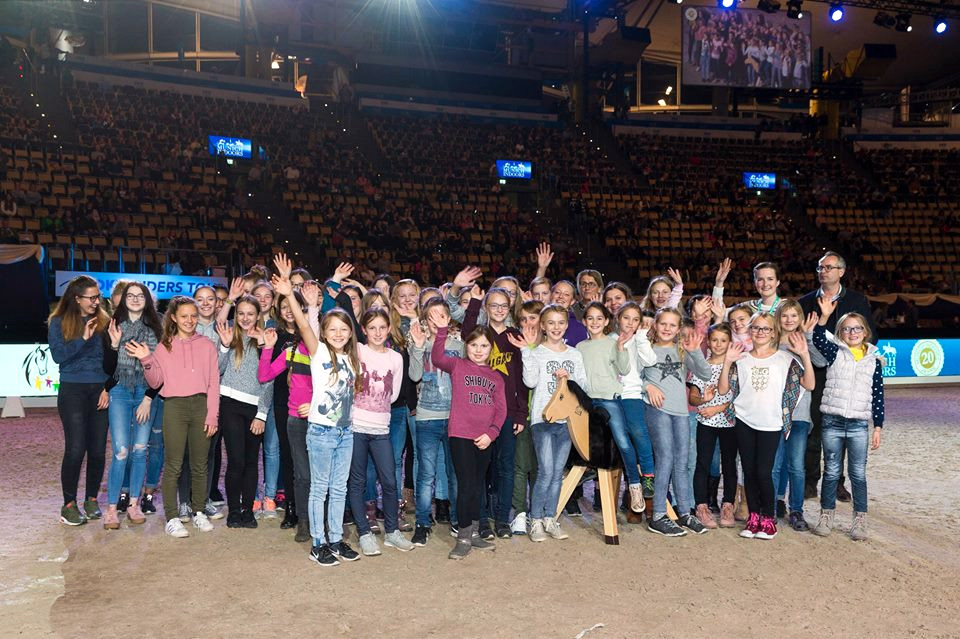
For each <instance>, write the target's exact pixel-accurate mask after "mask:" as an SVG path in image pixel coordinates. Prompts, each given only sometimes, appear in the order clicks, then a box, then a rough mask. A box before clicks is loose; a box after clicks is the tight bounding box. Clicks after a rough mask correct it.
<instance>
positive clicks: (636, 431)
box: [613, 399, 656, 478]
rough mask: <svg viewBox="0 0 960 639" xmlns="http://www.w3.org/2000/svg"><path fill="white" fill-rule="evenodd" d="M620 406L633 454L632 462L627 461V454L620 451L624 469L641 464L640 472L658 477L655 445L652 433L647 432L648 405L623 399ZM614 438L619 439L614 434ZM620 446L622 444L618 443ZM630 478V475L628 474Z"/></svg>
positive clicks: (635, 400) (637, 400)
mask: <svg viewBox="0 0 960 639" xmlns="http://www.w3.org/2000/svg"><path fill="white" fill-rule="evenodd" d="M620 405H621V407H622V408H623V417H624V420H625V422H626V425H627V435H629V437H630V443H631V444H633V445H632V446H631V447H630V452H631V453H633V455H634V458H633V459H632V460H628V459H627V453H625V452H624V449H623V448H621V449H620V454H622V455H623V465H624V467H629V466H636V465H637V464H640V472H642V473H643V474H644V475H656V467H655V466H654V459H653V443H652V442H651V441H650V431H649V430H647V420H646V417H645V415H646V411H647V403H646V402H644V401H643V400H642V399H621V400H620ZM613 436H614V438H616V437H617V435H616V433H614V435H613ZM617 445H618V446H619V445H620V442H617ZM627 477H628V478H629V477H630V475H629V474H628V475H627Z"/></svg>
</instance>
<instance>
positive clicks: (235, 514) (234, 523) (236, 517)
mask: <svg viewBox="0 0 960 639" xmlns="http://www.w3.org/2000/svg"><path fill="white" fill-rule="evenodd" d="M227 528H243V516H242V515H241V514H240V511H237V510H231V511H230V512H229V513H227Z"/></svg>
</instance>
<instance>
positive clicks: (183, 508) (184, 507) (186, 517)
mask: <svg viewBox="0 0 960 639" xmlns="http://www.w3.org/2000/svg"><path fill="white" fill-rule="evenodd" d="M192 516H193V513H192V512H190V504H180V521H182V522H183V523H187V522H189V521H190V518H191V517H192Z"/></svg>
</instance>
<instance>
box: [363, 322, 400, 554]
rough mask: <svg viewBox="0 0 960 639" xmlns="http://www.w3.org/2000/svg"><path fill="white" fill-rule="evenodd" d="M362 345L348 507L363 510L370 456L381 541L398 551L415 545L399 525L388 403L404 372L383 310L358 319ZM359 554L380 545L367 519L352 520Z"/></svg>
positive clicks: (395, 395)
mask: <svg viewBox="0 0 960 639" xmlns="http://www.w3.org/2000/svg"><path fill="white" fill-rule="evenodd" d="M360 325H361V327H362V329H363V332H364V334H365V335H366V338H367V339H366V343H365V344H360V345H359V347H358V348H359V357H360V370H361V373H360V381H361V388H360V390H359V391H358V392H357V395H356V399H355V400H354V407H353V431H354V432H353V457H352V461H351V465H350V480H349V488H348V494H349V498H350V510H351V511H352V512H354V513H357V514H358V515H359V514H360V513H363V512H364V500H365V494H364V493H365V492H366V489H367V481H368V479H367V463H368V458H373V464H374V466H375V467H376V477H377V479H379V481H380V486H381V488H382V489H383V513H384V521H383V526H384V533H385V535H384V539H383V542H384V545H386V546H390V547H393V548H396V549H397V550H402V551H408V550H412V549H413V544H412V543H410V542H409V541H408V540H407V539H406V538H405V537H404V536H403V535H402V534H401V533H400V530H399V529H398V505H399V501H400V500H399V496H398V494H397V472H396V465H395V463H396V462H395V459H394V451H393V445H392V443H391V440H390V421H391V416H392V411H391V404H393V402H395V401H397V398H398V397H399V396H400V386H401V380H402V379H403V377H404V374H405V371H404V368H403V357H401V355H400V353H398V352H397V351H395V350H393V349H391V348H389V347H388V346H387V340H388V339H389V337H390V314H389V313H388V311H387V310H386V309H384V308H377V309H372V310H369V311H367V312H366V313H364V314H363V316H362V317H361V318H360ZM354 520H355V521H356V523H357V536H358V537H359V539H360V552H362V553H363V554H364V555H367V556H373V555H379V554H380V545H379V544H378V543H377V538H376V536H375V535H374V534H373V532H371V529H370V524H369V523H368V522H367V518H366V517H361V516H357V517H355V518H354Z"/></svg>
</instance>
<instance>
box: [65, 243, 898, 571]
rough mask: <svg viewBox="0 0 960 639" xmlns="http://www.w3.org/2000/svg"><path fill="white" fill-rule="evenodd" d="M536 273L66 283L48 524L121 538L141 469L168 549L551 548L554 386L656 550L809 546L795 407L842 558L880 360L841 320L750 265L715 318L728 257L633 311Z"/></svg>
mask: <svg viewBox="0 0 960 639" xmlns="http://www.w3.org/2000/svg"><path fill="white" fill-rule="evenodd" d="M544 256H549V247H541V249H540V250H538V258H540V259H538V263H539V265H540V271H539V272H538V273H537V277H536V278H535V279H534V280H533V281H532V282H531V283H530V286H529V289H528V290H524V289H523V287H522V286H521V284H520V283H519V282H518V281H517V280H516V279H515V278H513V277H500V278H498V279H496V280H494V281H493V282H491V285H490V288H489V290H487V291H484V290H482V289H481V287H480V285H479V282H480V280H481V279H482V277H483V273H482V271H481V270H480V269H478V268H476V267H473V266H468V267H466V268H464V269H463V270H462V271H461V272H460V273H458V274H456V276H455V277H454V278H453V280H452V282H450V283H448V284H445V285H443V286H441V287H439V288H421V286H420V285H419V284H418V283H417V282H415V281H414V280H410V279H405V280H399V281H396V280H394V278H393V277H391V276H389V275H380V276H378V277H377V278H376V280H375V281H373V282H370V287H369V289H368V288H367V287H365V286H364V285H363V284H361V283H360V282H358V281H356V280H353V279H351V278H350V276H351V275H352V270H353V269H352V267H351V266H350V265H349V264H341V265H340V266H339V267H338V268H337V269H336V270H335V272H334V274H333V275H332V276H331V277H330V278H328V279H326V280H314V279H313V278H312V276H311V275H310V273H309V272H307V271H306V270H304V269H302V268H297V269H294V268H293V265H292V264H291V262H290V261H289V259H288V258H287V257H286V256H284V255H282V254H280V255H277V256H276V257H275V260H274V272H273V274H272V276H271V274H270V273H269V272H268V271H267V269H266V268H264V267H255V268H254V270H252V271H251V272H250V273H248V274H247V275H245V276H244V277H242V278H237V279H236V280H234V281H233V282H232V284H231V286H230V287H229V288H225V287H209V286H203V287H200V288H199V289H197V291H196V292H195V294H194V296H193V297H185V296H178V297H174V298H173V299H172V300H170V302H169V303H168V305H167V307H166V311H165V313H164V314H163V315H162V316H161V315H160V314H159V313H158V310H157V308H156V306H155V302H154V300H153V298H152V296H151V293H150V291H149V289H148V288H147V287H146V286H145V285H144V284H142V283H140V282H137V281H133V280H131V281H128V282H123V283H122V284H120V285H118V286H117V287H116V290H115V291H113V294H112V295H111V297H110V299H109V300H107V299H104V298H102V297H101V291H100V289H99V287H98V285H97V282H96V281H95V280H94V279H92V278H90V277H87V276H79V277H77V278H75V279H74V280H73V281H71V282H70V284H69V286H68V287H67V289H66V291H65V292H64V294H63V297H62V298H61V299H60V300H59V304H58V305H57V307H56V309H55V310H54V312H53V313H52V314H51V317H50V322H49V343H50V348H51V352H52V354H53V357H54V359H55V360H56V361H57V362H58V363H59V365H60V374H61V385H60V390H59V396H58V410H59V413H60V418H61V421H62V423H63V429H64V441H65V452H64V457H63V464H62V468H61V483H62V487H63V504H64V505H63V508H62V509H61V516H60V519H61V522H63V523H64V524H67V525H80V524H83V523H85V522H86V521H88V520H91V519H98V518H102V522H103V526H104V528H105V529H108V530H110V529H117V528H119V527H120V525H121V518H122V516H123V515H124V513H125V516H126V521H127V524H128V525H131V526H135V525H139V524H142V523H144V521H145V520H146V515H149V514H151V513H153V512H156V506H155V505H154V500H155V497H156V495H155V491H156V488H157V485H158V482H159V477H160V474H161V473H160V469H161V467H162V478H163V480H162V484H161V487H162V495H163V499H162V501H163V510H164V518H165V520H166V525H165V531H166V533H167V534H169V535H170V536H172V537H187V536H189V534H190V532H189V530H188V528H187V526H185V525H184V524H188V523H191V522H192V524H193V528H194V529H196V530H199V531H201V532H210V531H212V530H213V529H214V525H213V523H212V521H214V520H217V519H222V518H223V517H224V515H225V514H226V526H227V527H229V528H256V527H257V526H258V520H260V521H263V520H264V519H269V518H273V517H277V516H278V512H277V511H278V510H283V511H284V518H283V521H282V522H281V527H282V528H284V529H296V530H295V534H294V540H295V541H297V542H307V541H309V542H311V550H310V554H309V556H310V558H311V559H312V560H314V561H316V562H317V563H318V564H319V565H321V566H335V565H338V564H339V563H341V562H343V561H354V560H356V559H358V558H359V557H360V556H361V554H362V555H364V556H375V555H379V554H381V544H380V541H378V534H379V533H382V543H383V545H384V546H386V547H389V548H395V549H397V550H400V551H409V550H412V549H413V548H415V547H417V546H424V545H426V544H427V543H428V541H429V539H430V536H431V534H432V533H433V532H434V529H435V527H436V526H437V525H438V524H439V523H448V524H449V529H450V533H451V535H452V536H453V537H454V538H455V540H456V542H455V544H454V546H453V548H452V550H451V551H450V554H449V557H450V558H451V559H462V558H463V557H465V556H467V555H468V554H469V553H470V552H471V551H473V550H493V549H495V547H496V545H495V540H496V539H497V538H509V537H511V536H513V535H527V536H528V537H529V539H530V540H531V541H534V542H543V541H545V540H547V539H550V538H552V539H566V538H567V537H568V535H567V533H566V532H565V531H564V530H563V528H562V527H561V521H560V518H559V517H560V515H561V514H562V513H563V512H564V511H565V510H566V512H567V514H569V515H576V514H578V513H579V512H580V511H579V507H578V506H577V505H576V499H577V497H576V495H578V493H575V497H574V498H573V500H572V502H571V504H569V505H568V506H567V507H566V508H565V507H564V504H560V503H558V501H559V497H560V487H561V483H562V479H563V475H564V470H565V466H566V464H567V461H568V456H569V454H570V449H571V439H570V435H569V433H568V430H567V427H566V425H565V424H564V423H557V422H548V421H547V420H546V419H545V418H544V416H543V411H544V407H545V406H546V404H547V403H548V401H549V400H550V398H551V397H552V395H553V393H554V392H555V390H556V388H557V382H558V381H559V380H561V379H564V378H565V379H566V380H567V382H568V383H571V382H572V383H575V384H576V385H577V386H579V387H580V389H581V390H582V391H583V392H584V393H585V396H588V397H589V401H591V402H592V403H593V407H594V408H596V409H602V410H599V411H598V412H600V413H601V414H602V415H605V416H608V423H609V427H610V431H611V434H612V437H613V439H614V441H615V442H616V445H617V447H618V449H619V451H620V453H621V456H622V460H623V466H624V471H625V472H624V479H625V486H624V494H623V506H622V508H623V509H624V510H625V511H626V512H627V514H628V521H630V522H633V523H636V522H640V521H643V520H644V519H645V520H646V526H647V529H648V530H650V531H651V532H654V533H657V534H660V535H665V536H682V535H685V534H687V532H688V531H690V532H693V533H697V534H703V533H706V532H707V531H709V530H710V529H715V528H717V527H718V526H719V527H724V528H729V527H734V526H736V525H737V524H736V522H737V521H743V522H745V524H744V527H743V529H742V531H741V532H740V536H741V537H746V538H755V539H772V538H774V537H775V536H776V535H777V521H778V520H782V519H786V520H787V521H788V523H789V525H790V526H791V527H792V528H793V529H794V530H796V531H800V532H803V531H807V530H809V529H810V528H811V526H809V525H808V524H807V522H806V520H805V519H804V513H803V501H804V485H805V479H804V456H805V452H806V444H807V438H808V434H809V433H811V423H812V422H813V421H814V417H813V416H812V415H813V413H816V415H820V414H822V428H821V433H820V439H821V441H822V447H823V451H824V474H823V485H822V489H821V491H820V492H821V512H820V515H819V520H818V521H817V523H816V525H815V526H813V527H812V529H813V533H815V534H816V535H821V536H822V535H827V534H829V533H830V531H831V530H832V528H833V527H834V521H835V520H834V513H835V501H836V499H835V497H836V494H837V485H838V483H840V484H842V479H841V473H842V462H843V456H844V453H846V455H847V457H848V463H849V466H848V468H849V471H848V472H849V476H850V479H851V482H852V487H853V502H854V503H853V506H854V517H853V524H852V527H851V528H850V537H851V538H853V539H855V540H859V539H865V538H866V536H867V535H866V512H867V488H866V460H867V451H868V448H873V449H876V448H877V447H879V445H880V441H881V430H882V427H883V378H882V366H883V363H882V359H881V358H880V356H879V354H878V352H877V349H876V346H874V345H873V344H872V343H871V338H872V337H873V335H872V334H871V328H870V324H869V322H868V320H867V318H866V317H864V315H863V314H860V313H856V312H848V313H845V314H843V316H842V317H834V316H835V315H836V314H837V307H838V299H839V298H840V295H839V294H838V295H831V294H829V293H828V292H827V291H826V287H822V288H821V289H820V291H819V294H818V295H816V296H815V300H816V303H817V307H818V308H817V311H815V312H811V313H809V314H807V315H806V316H805V315H804V312H803V309H802V308H801V305H800V304H799V303H797V302H796V301H793V300H784V299H781V298H780V296H779V295H778V293H777V287H778V284H779V271H778V269H777V266H776V265H775V264H772V263H769V262H764V263H761V264H758V265H757V266H756V267H755V268H754V281H755V284H756V287H757V292H758V293H759V295H760V297H759V298H758V299H755V300H749V301H746V302H743V303H740V304H737V305H735V306H733V307H731V308H727V307H726V306H725V305H724V302H723V283H724V280H725V279H726V277H727V274H728V273H729V272H730V268H731V263H730V261H729V260H725V261H724V263H723V264H721V265H720V268H719V269H718V272H717V277H716V281H715V284H716V285H715V287H714V289H713V291H712V292H711V293H710V294H701V295H693V296H690V297H689V298H688V300H687V302H686V304H683V303H682V299H683V294H684V289H683V281H682V277H681V274H680V272H678V271H675V270H673V269H670V270H668V274H667V275H663V276H658V277H655V278H653V280H651V282H650V283H649V286H648V287H647V292H646V294H645V295H644V296H642V298H640V299H639V300H635V299H634V296H633V293H632V291H631V290H630V288H629V287H628V286H627V285H625V284H623V283H621V282H611V283H609V284H607V285H606V286H604V283H603V279H602V276H601V274H600V273H598V272H597V271H592V270H585V271H583V272H581V273H580V274H579V276H578V277H577V281H576V283H572V282H568V281H558V282H551V281H550V280H549V279H547V277H546V269H547V267H548V265H549V257H548V258H547V259H543V257H544ZM838 260H842V258H840V257H839V256H837V255H836V254H832V253H828V254H827V255H825V256H824V259H823V260H821V262H822V263H825V264H832V263H835V262H837V261H838ZM823 268H826V267H823ZM818 271H819V267H818ZM827 272H828V273H829V271H827ZM108 308H109V309H110V313H109V314H108ZM828 326H830V327H834V328H835V331H834V332H833V333H831V332H830V331H829V330H828ZM815 369H820V372H819V373H818V374H817V375H818V376H819V378H820V379H822V383H821V382H819V381H818V379H817V375H815ZM818 384H819V385H818ZM821 394H822V399H820V396H821ZM817 409H819V410H817ZM871 421H872V422H873V427H874V428H873V431H872V434H870V427H869V423H870V422H871ZM108 432H109V434H110V441H111V445H112V447H111V451H112V458H111V460H110V467H109V472H108V481H107V502H106V504H107V507H106V511H105V512H101V510H100V507H99V494H100V484H101V481H102V478H103V474H104V467H105V465H106V459H105V457H106V456H105V454H104V451H105V448H106V443H107V433H108ZM221 442H222V444H223V446H222V447H221ZM222 448H223V449H225V451H226V472H225V481H224V486H225V495H226V499H225V500H224V498H223V493H222V492H221V490H220V486H219V483H220V481H219V480H220V465H221V462H220V460H221V455H222V453H221V449H222ZM261 456H262V458H263V463H262V468H263V472H262V480H263V484H262V486H261V471H260V469H261ZM84 458H86V462H87V464H86V484H85V492H84V494H83V495H78V494H77V484H78V482H79V475H80V468H81V465H82V463H83V461H84ZM721 484H722V491H721V488H720V487H721ZM378 487H379V489H378ZM721 492H722V497H721V498H720V503H719V504H718V503H717V499H718V493H721ZM788 496H789V508H788V507H787V504H788V502H787V497H788ZM81 497H82V498H83V499H81ZM224 504H225V505H226V513H224V512H223V508H222V507H223V506H224ZM411 513H413V514H415V523H414V524H411V523H409V522H408V521H407V519H406V516H407V514H411ZM718 517H719V521H718ZM381 520H382V524H381V523H380V521H381ZM350 525H355V526H356V537H357V541H358V543H359V550H360V552H359V553H358V552H357V551H355V550H354V549H353V548H352V547H351V546H350V544H349V543H348V542H347V536H345V534H346V535H348V534H349V531H350V529H349V526H350ZM407 532H412V533H413V534H412V536H411V537H410V538H408V537H407V536H406V535H404V533H407Z"/></svg>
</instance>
